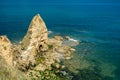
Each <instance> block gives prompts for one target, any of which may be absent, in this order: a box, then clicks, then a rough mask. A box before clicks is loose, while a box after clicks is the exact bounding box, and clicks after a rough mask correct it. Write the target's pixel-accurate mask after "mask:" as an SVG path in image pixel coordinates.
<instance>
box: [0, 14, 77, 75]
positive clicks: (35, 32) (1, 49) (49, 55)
mask: <svg viewBox="0 0 120 80" xmlns="http://www.w3.org/2000/svg"><path fill="white" fill-rule="evenodd" d="M64 40H66V38H63V37H61V36H55V37H54V38H48V30H47V28H46V25H45V23H44V21H43V20H42V18H41V17H40V15H39V14H37V15H36V16H35V17H33V19H32V21H31V23H30V25H29V28H28V31H27V34H26V35H25V37H24V38H23V40H22V41H21V43H20V44H11V42H10V41H9V39H8V38H7V37H6V36H0V55H1V56H2V57H3V58H5V60H6V62H7V63H8V64H9V65H11V66H15V67H17V68H18V69H19V70H21V71H23V72H26V74H27V76H28V77H30V74H32V73H33V74H34V73H36V71H45V70H52V64H54V65H55V67H56V68H60V67H62V68H63V65H60V64H59V63H60V62H61V60H62V59H71V58H72V53H74V51H75V49H73V48H71V45H70V46H69V45H68V44H64V43H63V42H64ZM67 40H69V39H67ZM73 44H74V43H73Z"/></svg>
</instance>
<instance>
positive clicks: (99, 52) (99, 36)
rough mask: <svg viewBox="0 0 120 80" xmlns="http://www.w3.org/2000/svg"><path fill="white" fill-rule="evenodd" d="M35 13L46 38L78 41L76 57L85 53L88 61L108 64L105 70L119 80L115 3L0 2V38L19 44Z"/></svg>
mask: <svg viewBox="0 0 120 80" xmlns="http://www.w3.org/2000/svg"><path fill="white" fill-rule="evenodd" d="M38 13H39V14H40V15H41V17H42V18H43V20H44V21H45V23H46V26H47V28H48V30H49V32H50V34H49V36H50V37H51V36H53V35H62V36H70V37H71V39H72V40H73V41H74V40H75V41H76V40H77V41H79V42H80V44H79V45H78V46H77V47H76V49H77V51H76V53H77V54H85V56H86V57H87V58H88V59H91V60H93V61H95V60H96V61H100V62H104V63H105V64H110V66H109V67H108V68H107V66H106V68H107V69H109V70H110V71H111V70H112V69H113V70H114V71H113V72H112V73H114V74H115V76H114V78H113V80H120V5H119V4H79V3H76V4H72V3H69V4H67V3H61V4H59V3H58V4H55V3H54V4H52V3H47V4H42V3H32V2H31V3H30V2H27V3H24V1H22V2H20V1H18V2H10V1H9V2H5V1H3V2H2V3H0V35H7V36H8V38H9V39H10V40H11V41H12V42H13V43H19V42H20V41H21V40H22V38H23V37H24V35H25V34H26V32H27V29H28V26H29V24H30V22H31V19H32V18H33V16H35V15H36V14H38ZM81 43H85V45H81ZM85 50H86V52H83V51H85ZM113 66H114V67H113ZM106 68H104V69H106ZM104 71H105V70H104ZM106 74H109V71H108V73H106ZM76 80H77V79H76ZM78 80H79V79H78Z"/></svg>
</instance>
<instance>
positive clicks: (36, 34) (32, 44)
mask: <svg viewBox="0 0 120 80" xmlns="http://www.w3.org/2000/svg"><path fill="white" fill-rule="evenodd" d="M47 43H48V32H47V28H46V25H45V23H44V21H43V20H42V18H41V17H40V15H39V14H37V15H36V16H35V17H34V18H33V19H32V21H31V23H30V26H29V29H28V31H27V34H26V36H25V37H24V38H23V40H22V42H21V49H22V51H21V60H20V61H19V64H22V65H21V66H23V64H25V65H24V66H27V65H28V66H29V65H34V64H35V62H36V61H35V56H37V55H40V54H42V52H43V51H46V50H47V49H48V46H47Z"/></svg>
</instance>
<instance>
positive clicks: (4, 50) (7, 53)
mask: <svg viewBox="0 0 120 80" xmlns="http://www.w3.org/2000/svg"><path fill="white" fill-rule="evenodd" d="M0 55H1V56H2V57H3V58H5V60H6V62H7V63H8V64H9V65H12V64H13V62H12V61H13V56H12V44H11V42H10V40H9V39H8V38H7V36H0Z"/></svg>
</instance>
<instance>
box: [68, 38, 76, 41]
mask: <svg viewBox="0 0 120 80" xmlns="http://www.w3.org/2000/svg"><path fill="white" fill-rule="evenodd" d="M69 41H74V42H78V40H76V39H73V38H70V39H69Z"/></svg>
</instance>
